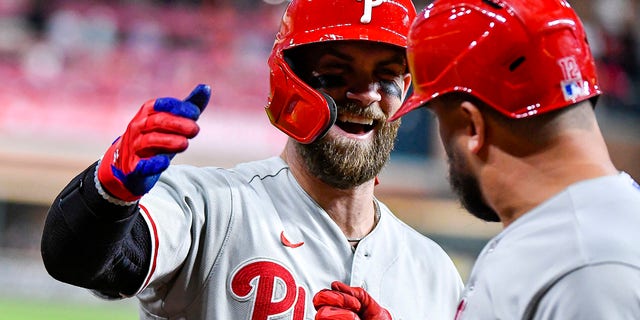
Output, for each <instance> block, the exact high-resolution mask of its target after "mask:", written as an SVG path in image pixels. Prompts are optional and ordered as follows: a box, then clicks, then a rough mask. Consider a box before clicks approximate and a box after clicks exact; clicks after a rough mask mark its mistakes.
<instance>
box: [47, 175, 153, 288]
mask: <svg viewBox="0 0 640 320" xmlns="http://www.w3.org/2000/svg"><path fill="white" fill-rule="evenodd" d="M96 165H97V163H94V164H93V165H91V166H90V167H89V168H87V169H86V170H85V171H83V172H82V173H80V174H79V175H78V176H76V177H75V178H74V179H73V180H72V181H71V182H70V183H69V184H68V185H67V186H66V187H65V188H64V189H63V190H62V192H61V193H60V194H59V195H58V196H57V197H56V199H55V201H54V202H53V204H52V205H51V207H50V208H49V212H48V213H47V219H46V221H45V226H44V231H43V234H42V240H41V254H42V259H43V262H44V265H45V267H46V269H47V272H49V274H50V275H51V276H52V277H54V278H55V279H57V280H59V281H62V282H66V283H69V284H72V285H76V286H80V287H84V288H87V289H92V290H96V291H98V292H100V293H101V294H103V295H105V296H107V297H114V298H115V297H120V296H122V295H125V296H130V295H133V294H135V293H136V291H137V290H138V289H139V288H140V286H141V285H142V282H143V281H144V279H145V277H146V275H147V271H148V268H149V262H150V260H151V235H150V233H149V229H148V228H147V226H146V222H145V221H144V219H143V218H142V216H141V214H140V213H139V208H138V206H137V205H132V206H119V205H115V204H112V203H110V202H108V201H106V200H105V199H104V198H102V196H101V195H100V194H98V191H97V190H96V187H95V184H94V176H95V168H96Z"/></svg>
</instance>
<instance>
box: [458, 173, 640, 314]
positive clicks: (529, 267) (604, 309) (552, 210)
mask: <svg viewBox="0 0 640 320" xmlns="http://www.w3.org/2000/svg"><path fill="white" fill-rule="evenodd" d="M639 228H640V187H638V184H637V183H636V182H634V181H633V179H631V177H630V176H629V175H627V174H626V173H620V174H619V175H616V176H607V177H602V178H597V179H591V180H587V181H582V182H579V183H576V184H573V185H571V186H570V187H569V188H567V189H566V190H564V191H563V192H561V193H559V194H557V195H556V196H554V197H553V198H551V199H549V200H547V201H545V202H544V203H542V204H541V205H539V206H538V207H536V208H534V209H533V210H531V211H530V212H528V213H527V214H525V215H524V216H522V217H520V218H518V219H517V220H516V221H514V222H513V223H512V224H511V225H509V226H508V227H507V228H505V229H504V230H503V231H502V232H501V233H500V234H499V235H498V236H496V237H495V238H493V239H492V240H491V241H490V242H489V243H488V244H487V245H486V246H485V248H484V249H483V251H482V252H481V253H480V256H479V257H478V260H477V261H476V264H475V266H474V268H473V270H472V272H471V276H470V277H469V281H468V283H467V286H466V288H465V291H464V293H463V297H462V300H461V303H460V305H459V307H458V308H459V311H458V315H457V317H456V319H637V318H638V316H639V315H640V247H639V246H638V243H640V232H638V230H639Z"/></svg>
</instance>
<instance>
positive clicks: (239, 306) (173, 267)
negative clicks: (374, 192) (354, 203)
mask: <svg viewBox="0 0 640 320" xmlns="http://www.w3.org/2000/svg"><path fill="white" fill-rule="evenodd" d="M140 206H141V208H142V213H143V215H144V216H145V218H146V219H147V222H148V225H149V227H150V230H151V234H152V237H153V242H154V246H153V259H152V265H151V267H150V272H149V275H148V279H147V280H146V281H145V285H144V286H143V288H141V292H140V293H139V294H138V295H137V296H138V298H139V299H140V302H141V311H140V316H141V318H142V319H165V318H169V319H224V320H231V319H233V320H245V319H247V320H248V319H251V320H267V319H270V320H275V319H288V320H289V319H290V320H301V319H313V317H314V315H315V310H314V308H313V304H312V302H311V299H312V298H313V295H314V294H315V293H316V292H317V291H319V290H320V289H323V288H327V287H329V285H330V283H331V282H332V281H334V280H341V281H343V282H345V283H347V284H350V285H354V286H363V287H365V288H366V289H367V291H368V292H369V293H370V294H371V295H372V296H373V297H374V299H376V300H377V301H378V302H379V303H380V304H381V305H382V306H384V307H386V308H388V309H389V310H390V312H391V313H392V314H394V319H452V318H453V315H454V313H455V308H456V306H457V302H458V299H459V295H460V293H461V291H462V283H461V280H460V277H459V275H458V272H457V270H456V268H455V266H454V264H453V263H452V261H451V259H450V258H449V257H448V256H447V255H446V254H445V252H444V251H443V250H442V249H441V248H440V247H439V246H438V245H437V244H436V243H434V242H433V241H431V240H429V239H427V238H426V237H424V236H423V235H421V234H419V233H418V232H417V231H415V230H413V229H411V228H410V227H409V226H407V225H406V224H404V223H403V222H401V221H400V220H398V219H397V218H396V217H395V216H394V215H393V214H392V213H391V212H390V211H389V209H388V208H387V207H386V206H384V205H383V204H380V209H381V216H380V220H379V222H378V225H377V226H376V227H375V229H374V230H373V231H372V232H371V233H370V234H369V235H368V236H367V237H365V238H364V239H363V240H362V241H361V242H360V244H359V245H358V248H357V250H356V251H355V253H354V252H353V251H352V249H351V247H350V245H349V244H348V242H347V240H346V238H345V236H344V234H343V233H342V232H341V230H340V229H339V227H338V226H337V225H336V224H335V222H334V221H333V220H331V219H330V218H329V216H328V215H327V214H326V212H325V211H323V210H322V209H321V208H320V207H319V206H318V205H317V204H316V203H315V202H314V201H313V200H312V199H311V198H310V197H309V196H308V195H307V194H306V193H305V192H304V190H303V189H302V188H301V187H300V186H299V185H298V183H297V182H296V180H295V179H294V178H293V176H292V175H291V172H290V171H289V168H288V166H287V165H286V163H285V162H284V161H283V160H282V159H280V158H278V157H273V158H270V159H267V160H263V161H255V162H250V163H245V164H241V165H238V166H237V167H235V168H234V169H231V170H226V169H222V168H196V167H192V166H184V165H180V166H171V167H170V168H169V169H168V170H167V171H166V172H165V173H163V174H162V176H161V178H160V180H159V181H158V183H157V184H156V186H155V187H154V188H153V189H152V191H151V192H150V193H149V194H147V195H145V196H144V197H143V198H142V199H141V201H140Z"/></svg>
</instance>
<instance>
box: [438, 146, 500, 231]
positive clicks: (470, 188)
mask: <svg viewBox="0 0 640 320" xmlns="http://www.w3.org/2000/svg"><path fill="white" fill-rule="evenodd" d="M447 158H448V160H449V184H450V185H451V189H453V192H455V193H456V194H457V195H458V199H459V200H460V203H461V204H462V206H463V207H464V208H465V209H467V211H469V213H471V214H472V215H474V216H475V217H477V218H480V219H482V220H484V221H490V222H499V221H500V217H498V214H497V213H496V211H495V210H493V208H491V207H490V206H489V205H488V204H487V201H486V200H485V199H484V196H483V195H482V190H481V189H480V183H479V182H478V179H477V178H476V177H474V176H473V175H472V174H471V173H469V171H468V170H466V169H465V165H464V159H463V157H462V155H461V154H460V153H459V152H456V150H455V148H454V150H453V151H451V152H450V151H449V150H447Z"/></svg>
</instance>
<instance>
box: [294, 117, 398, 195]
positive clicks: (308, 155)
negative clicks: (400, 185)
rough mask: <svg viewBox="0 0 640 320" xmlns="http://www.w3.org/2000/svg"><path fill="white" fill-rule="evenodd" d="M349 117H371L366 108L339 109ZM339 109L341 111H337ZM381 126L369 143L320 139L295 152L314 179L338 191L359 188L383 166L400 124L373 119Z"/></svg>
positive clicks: (298, 145)
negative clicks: (350, 115)
mask: <svg viewBox="0 0 640 320" xmlns="http://www.w3.org/2000/svg"><path fill="white" fill-rule="evenodd" d="M338 108H339V110H341V111H342V110H348V113H349V114H359V115H371V112H372V111H370V110H369V108H366V109H365V108H362V107H360V106H356V105H353V104H349V105H346V106H339V107H338ZM340 108H343V109H340ZM375 119H376V120H378V121H379V122H381V123H382V125H381V126H380V127H379V129H378V131H376V132H374V139H373V141H372V142H373V143H371V144H366V145H365V144H364V143H362V142H359V141H354V140H351V139H339V140H340V141H337V139H332V138H329V137H326V136H325V137H324V138H322V139H320V140H318V141H315V142H313V143H310V144H301V143H296V146H297V148H296V149H297V151H298V153H299V154H300V155H301V156H302V159H304V162H305V164H306V166H307V168H308V169H309V171H310V172H311V174H313V175H314V176H315V177H317V178H319V179H320V180H322V181H323V182H324V183H326V184H328V185H330V186H332V187H334V188H338V189H342V190H346V189H350V188H353V187H356V186H359V185H361V184H363V183H365V182H367V181H369V180H371V179H373V178H374V177H376V176H377V175H378V174H379V173H380V171H382V168H383V167H384V166H385V164H386V163H387V161H388V160H389V157H390V155H391V151H392V150H393V146H394V142H395V139H396V136H397V135H398V128H399V127H400V120H398V121H394V122H387V117H386V116H385V117H384V119H380V118H379V117H376V118H375Z"/></svg>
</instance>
